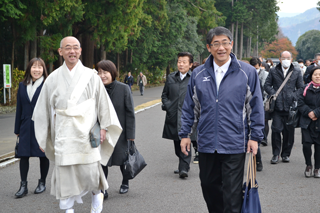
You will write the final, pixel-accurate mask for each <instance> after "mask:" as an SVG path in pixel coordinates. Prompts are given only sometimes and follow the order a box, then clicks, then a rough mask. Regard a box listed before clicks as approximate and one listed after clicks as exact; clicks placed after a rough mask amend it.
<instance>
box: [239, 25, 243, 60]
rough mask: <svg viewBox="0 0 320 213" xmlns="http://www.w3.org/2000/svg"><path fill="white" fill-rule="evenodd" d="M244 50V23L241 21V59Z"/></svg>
mask: <svg viewBox="0 0 320 213" xmlns="http://www.w3.org/2000/svg"><path fill="white" fill-rule="evenodd" d="M242 52H243V23H241V36H240V56H239V58H240V60H241V59H242Z"/></svg>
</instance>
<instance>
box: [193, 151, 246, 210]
mask: <svg viewBox="0 0 320 213" xmlns="http://www.w3.org/2000/svg"><path fill="white" fill-rule="evenodd" d="M245 156H246V154H245V153H242V154H218V153H217V152H216V153H213V154H212V153H201V152H199V168H200V181H201V188H202V194H203V197H204V199H205V201H206V203H207V207H208V210H209V213H239V212H240V211H241V207H242V201H243V199H242V196H243V195H242V184H243V174H244V163H245Z"/></svg>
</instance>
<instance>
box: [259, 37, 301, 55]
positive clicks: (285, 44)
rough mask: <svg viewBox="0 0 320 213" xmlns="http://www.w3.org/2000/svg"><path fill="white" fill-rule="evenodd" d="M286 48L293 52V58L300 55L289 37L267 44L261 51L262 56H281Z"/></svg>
mask: <svg viewBox="0 0 320 213" xmlns="http://www.w3.org/2000/svg"><path fill="white" fill-rule="evenodd" d="M285 50H286V51H289V52H291V53H292V57H293V58H296V57H297V55H298V52H297V50H296V49H295V48H294V46H292V43H291V41H290V40H289V39H288V38H282V39H279V40H275V41H273V42H272V43H271V44H267V45H265V47H264V50H262V51H261V56H262V57H263V58H279V56H280V54H281V53H282V52H283V51H285Z"/></svg>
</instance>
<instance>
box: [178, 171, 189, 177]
mask: <svg viewBox="0 0 320 213" xmlns="http://www.w3.org/2000/svg"><path fill="white" fill-rule="evenodd" d="M186 177H188V172H186V171H183V170H182V171H181V172H180V173H179V178H182V179H183V178H186Z"/></svg>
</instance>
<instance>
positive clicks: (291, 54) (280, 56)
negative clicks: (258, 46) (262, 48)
mask: <svg viewBox="0 0 320 213" xmlns="http://www.w3.org/2000/svg"><path fill="white" fill-rule="evenodd" d="M284 52H288V53H290V56H291V58H292V53H291V52H289V51H287V50H285V51H283V52H281V53H280V58H281V56H282V54H283V53H284Z"/></svg>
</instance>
